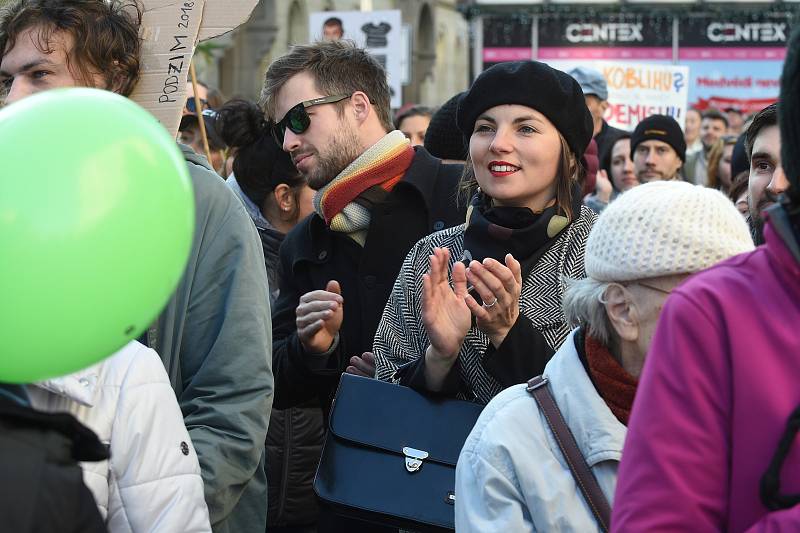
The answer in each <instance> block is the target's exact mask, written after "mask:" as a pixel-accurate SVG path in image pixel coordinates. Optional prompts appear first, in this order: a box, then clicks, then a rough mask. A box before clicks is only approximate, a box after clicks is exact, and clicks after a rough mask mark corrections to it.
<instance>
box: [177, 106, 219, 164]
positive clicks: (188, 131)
mask: <svg viewBox="0 0 800 533" xmlns="http://www.w3.org/2000/svg"><path fill="white" fill-rule="evenodd" d="M200 116H202V117H203V123H204V125H205V127H206V139H207V140H208V149H209V152H210V153H209V154H206V148H205V144H203V134H202V131H201V130H200V121H199V119H198V116H197V114H196V113H190V112H184V114H183V116H182V117H181V122H180V125H179V126H178V142H180V143H182V144H185V145H186V146H188V147H190V148H191V149H192V150H194V153H196V154H198V155H201V156H204V157H205V156H206V155H210V156H211V159H209V160H208V162H209V163H210V164H211V166H212V167H214V170H215V171H216V172H217V174H219V175H223V174H224V173H225V151H226V149H227V145H226V144H225V141H224V140H222V138H221V137H220V135H219V134H218V133H217V130H216V127H215V125H214V124H215V119H216V116H217V112H216V111H213V110H211V109H205V110H203V111H202V112H201V113H200Z"/></svg>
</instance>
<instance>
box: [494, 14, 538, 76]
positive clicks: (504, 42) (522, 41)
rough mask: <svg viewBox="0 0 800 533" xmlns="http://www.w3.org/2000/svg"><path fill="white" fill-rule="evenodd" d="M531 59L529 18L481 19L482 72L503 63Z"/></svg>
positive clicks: (531, 35) (531, 37) (530, 23)
mask: <svg viewBox="0 0 800 533" xmlns="http://www.w3.org/2000/svg"><path fill="white" fill-rule="evenodd" d="M532 58H533V21H532V19H530V18H527V19H525V18H515V17H486V18H484V19H483V70H485V69H487V68H489V67H491V66H492V65H494V64H496V63H502V62H503V61H523V60H528V59H532Z"/></svg>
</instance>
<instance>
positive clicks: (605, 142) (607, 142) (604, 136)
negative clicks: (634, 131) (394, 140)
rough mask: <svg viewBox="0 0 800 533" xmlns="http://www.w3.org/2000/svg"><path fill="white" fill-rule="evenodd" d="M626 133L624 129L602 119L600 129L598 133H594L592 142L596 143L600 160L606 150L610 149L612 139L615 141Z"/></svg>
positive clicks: (612, 143) (612, 142)
mask: <svg viewBox="0 0 800 533" xmlns="http://www.w3.org/2000/svg"><path fill="white" fill-rule="evenodd" d="M624 133H626V132H625V131H623V130H621V129H619V128H615V127H614V126H609V125H608V122H606V121H605V120H604V121H603V127H602V129H601V130H600V133H598V134H597V135H595V137H594V142H596V143H597V155H598V157H599V158H600V161H602V160H603V158H604V157H605V155H606V152H607V151H608V150H611V147H612V146H613V145H614V141H616V140H617V139H618V138H619V137H620V135H622V134H624Z"/></svg>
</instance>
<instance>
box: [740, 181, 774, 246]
mask: <svg viewBox="0 0 800 533" xmlns="http://www.w3.org/2000/svg"><path fill="white" fill-rule="evenodd" d="M777 201H778V196H777V195H776V194H774V193H772V192H770V191H768V190H767V189H764V191H763V193H762V196H761V201H759V202H758V205H757V206H756V208H755V209H750V213H749V216H748V217H747V225H748V226H750V235H751V236H752V237H753V243H755V245H756V246H759V245H761V244H764V223H765V221H764V217H762V216H761V213H762V211H764V209H766V208H767V207H769V206H770V205H772V204H774V203H775V202H777Z"/></svg>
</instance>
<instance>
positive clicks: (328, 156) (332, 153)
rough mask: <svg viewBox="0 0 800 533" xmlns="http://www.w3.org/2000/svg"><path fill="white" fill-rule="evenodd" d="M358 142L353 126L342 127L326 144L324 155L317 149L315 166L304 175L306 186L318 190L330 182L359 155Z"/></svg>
mask: <svg viewBox="0 0 800 533" xmlns="http://www.w3.org/2000/svg"><path fill="white" fill-rule="evenodd" d="M359 144H360V143H359V141H358V135H357V134H356V132H355V131H354V130H353V128H352V127H348V126H345V127H343V129H342V130H341V133H339V134H338V135H336V136H335V137H334V138H333V139H332V140H331V142H330V143H329V144H328V146H327V150H326V151H325V154H324V155H323V154H322V153H320V152H319V151H317V154H316V156H317V166H316V168H314V169H312V170H311V172H309V174H308V175H307V176H306V180H307V181H308V186H309V187H311V188H312V189H314V190H315V191H318V190H320V189H321V188H323V187H324V186H325V185H327V184H328V183H330V182H331V181H332V180H333V178H335V177H336V176H338V175H339V174H340V173H341V172H342V171H343V170H344V169H345V168H347V165H349V164H350V163H352V162H353V161H355V160H356V158H358V156H360V155H361V151H360V149H359Z"/></svg>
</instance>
